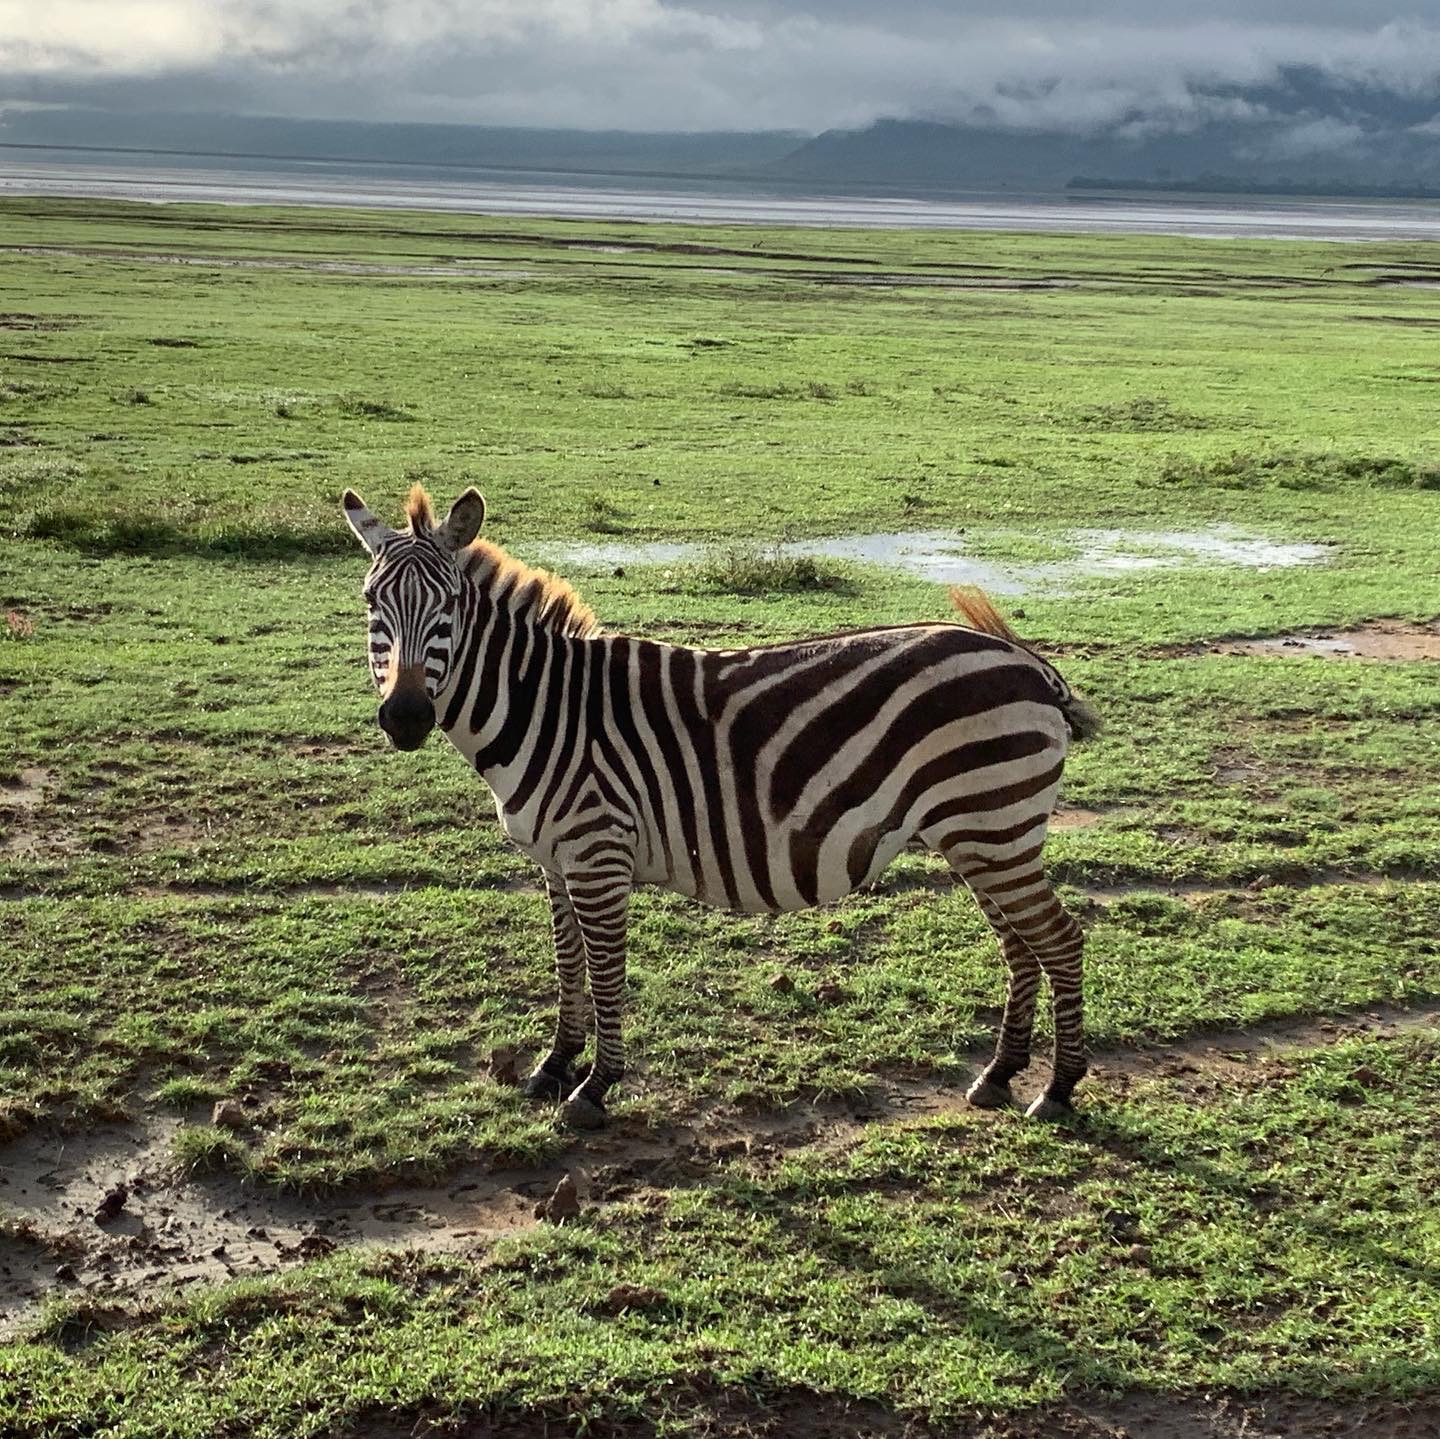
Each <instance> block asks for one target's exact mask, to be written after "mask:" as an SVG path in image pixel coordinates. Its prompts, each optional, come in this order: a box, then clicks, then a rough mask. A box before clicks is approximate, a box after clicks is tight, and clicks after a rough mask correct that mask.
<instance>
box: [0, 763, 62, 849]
mask: <svg viewBox="0 0 1440 1439" xmlns="http://www.w3.org/2000/svg"><path fill="white" fill-rule="evenodd" d="M54 781H55V776H54V775H53V774H52V773H51V772H50V771H49V770H48V769H41V768H40V767H39V766H38V765H29V766H26V767H25V768H24V769H21V770H20V771H19V772H18V773H17V774H15V775H14V777H13V778H11V779H6V780H0V855H6V854H9V855H34V854H39V853H41V852H42V851H44V850H47V849H50V848H54V846H52V845H51V844H50V842H49V839H48V838H47V836H46V835H45V834H43V833H42V831H41V828H40V826H39V825H37V824H36V823H35V822H34V816H35V815H36V813H37V812H38V811H39V810H41V809H42V808H43V807H44V804H45V793H46V791H47V790H48V789H49V788H50V787H51V785H53V784H54ZM60 848H61V849H65V850H66V852H68V848H67V847H65V846H61V847H60Z"/></svg>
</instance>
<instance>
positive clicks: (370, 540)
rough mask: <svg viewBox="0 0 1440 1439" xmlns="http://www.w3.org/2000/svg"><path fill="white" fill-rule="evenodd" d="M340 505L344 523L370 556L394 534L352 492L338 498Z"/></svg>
mask: <svg viewBox="0 0 1440 1439" xmlns="http://www.w3.org/2000/svg"><path fill="white" fill-rule="evenodd" d="M340 503H341V505H342V506H344V509H345V520H346V523H347V524H349V526H350V528H351V529H352V530H354V531H355V538H356V539H357V540H359V541H360V543H361V544H362V545H364V546H365V548H366V549H367V550H369V551H370V553H371V554H372V555H373V554H374V553H375V551H376V550H378V549H379V548H380V546H381V545H383V544H384V543H385V541H386V540H388V539H389V538H390V537H391V535H393V534H394V533H395V531H394V530H392V529H391V528H390V526H389V525H387V524H384V523H382V522H381V521H380V520H377V519H376V518H375V516H374V515H372V514H371V513H370V511H369V510H367V509H366V508H365V501H364V500H362V499H361V498H360V496H359V495H357V494H356V493H355V491H354V490H346V491H345V493H344V494H343V495H342V496H341V497H340Z"/></svg>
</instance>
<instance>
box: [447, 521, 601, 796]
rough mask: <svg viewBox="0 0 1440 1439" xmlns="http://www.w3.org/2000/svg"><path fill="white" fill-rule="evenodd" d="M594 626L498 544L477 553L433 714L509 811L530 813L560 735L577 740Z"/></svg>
mask: <svg viewBox="0 0 1440 1439" xmlns="http://www.w3.org/2000/svg"><path fill="white" fill-rule="evenodd" d="M594 629H595V620H594V616H593V615H592V614H591V613H590V612H589V610H587V609H586V608H585V607H584V606H583V605H582V604H581V603H580V600H579V597H578V596H577V595H576V594H575V593H574V591H573V590H571V589H570V588H569V586H568V585H564V584H563V583H562V582H560V581H556V580H554V579H553V578H552V577H551V576H550V575H548V574H546V573H545V572H544V571H540V570H532V569H530V568H528V567H527V566H524V565H521V564H519V563H518V562H517V561H515V560H513V559H511V558H510V556H508V555H506V554H505V553H504V552H503V551H500V550H498V549H497V548H496V547H494V546H486V547H485V548H483V549H479V548H477V549H476V550H475V551H474V552H472V555H471V559H470V563H469V564H468V565H467V567H466V570H465V573H464V578H463V582H462V588H461V594H460V601H459V608H458V619H457V627H456V634H455V643H454V651H453V655H454V659H453V663H452V664H451V668H450V674H449V677H448V679H447V681H446V685H445V688H444V690H443V691H442V692H441V693H440V694H439V695H438V696H437V697H436V712H437V715H438V718H439V722H440V727H441V728H442V729H443V730H444V732H445V734H446V736H447V737H448V738H449V740H450V742H451V743H452V744H453V745H454V746H455V748H456V749H457V750H459V751H460V753H461V754H463V755H464V756H465V758H466V759H467V760H468V761H469V762H470V763H471V764H472V765H473V766H474V767H475V768H476V769H477V770H478V771H479V772H480V775H481V777H482V778H483V779H484V780H485V781H486V783H487V784H488V785H489V786H490V788H491V789H492V790H493V791H494V792H495V796H496V798H497V799H498V800H499V801H500V803H501V805H502V806H503V807H504V808H506V809H507V810H508V809H511V808H512V807H515V808H520V807H523V805H524V803H525V801H526V798H527V796H528V792H529V791H530V790H531V789H533V788H534V786H535V784H536V782H537V781H536V774H535V771H536V768H537V764H538V763H540V762H543V760H544V758H545V756H546V755H547V753H548V752H550V751H552V750H553V749H554V747H555V743H556V741H557V739H559V738H560V737H561V736H562V735H563V734H564V733H565V732H566V731H569V735H568V736H567V737H569V738H571V739H573V738H574V730H575V728H576V727H577V725H578V724H579V722H580V721H581V719H582V716H581V715H580V714H579V713H578V706H577V704H576V703H575V697H578V695H579V694H581V693H582V692H583V691H584V690H586V689H587V688H588V686H587V685H586V683H585V675H586V674H587V672H588V668H589V659H588V655H589V652H590V650H591V649H592V648H593V647H594V643H595V642H594V640H593V638H592V636H593V632H594Z"/></svg>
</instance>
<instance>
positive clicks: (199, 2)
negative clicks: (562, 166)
mask: <svg viewBox="0 0 1440 1439" xmlns="http://www.w3.org/2000/svg"><path fill="white" fill-rule="evenodd" d="M957 8H958V7H957V6H956V5H954V4H952V3H942V0H895V3H890V4H886V5H883V6H880V5H876V4H874V3H873V0H867V3H863V4H862V3H860V0H824V3H822V0H789V3H783V0H782V3H771V0H766V3H760V0H712V3H708V4H703V3H668V4H667V3H661V0H287V3H279V0H46V3H45V4H43V5H40V4H36V3H34V0H0V103H6V102H9V103H15V102H22V103H31V104H34V103H70V104H79V103H84V104H100V105H107V106H111V107H116V108H127V109H152V110H154V109H193V108H198V107H203V108H206V109H219V108H229V109H234V110H239V111H245V112H250V113H267V114H281V115H291V116H303V117H349V118H369V119H392V120H401V119H409V120H449V121H466V120H470V121H477V122H483V123H490V124H520V125H542V126H550V125H553V126H578V127H581V128H590V129H594V128H631V129H761V128H785V129H802V130H820V129H825V128H828V127H833V126H856V125H863V124H866V123H868V122H869V121H871V120H873V119H875V118H877V117H879V116H921V117H926V118H935V119H954V120H961V121H968V122H972V123H978V124H985V125H998V126H1001V127H1009V128H1015V129H1057V128H1058V129H1066V130H1072V131H1079V132H1094V131H1098V130H1111V129H1116V128H1120V129H1123V130H1125V132H1126V133H1133V134H1136V135H1143V134H1145V133H1147V132H1156V131H1164V130H1185V129H1187V128H1194V127H1197V126H1200V125H1203V124H1206V123H1209V122H1211V121H1215V120H1221V121H1225V122H1238V123H1244V122H1245V121H1246V120H1247V119H1249V118H1254V119H1256V120H1257V121H1258V120H1262V119H1264V118H1266V117H1267V116H1269V115H1270V114H1271V111H1272V104H1278V105H1279V106H1280V109H1281V112H1283V113H1288V110H1287V108H1286V107H1287V106H1289V107H1291V108H1293V109H1294V111H1295V115H1296V124H1297V126H1300V125H1302V124H1305V125H1310V126H1311V127H1312V128H1311V130H1310V131H1309V132H1304V131H1301V130H1298V129H1297V133H1296V137H1295V143H1296V144H1299V145H1302V146H1303V145H1304V144H1306V143H1308V142H1307V141H1306V138H1305V136H1306V133H1308V134H1309V135H1310V137H1311V139H1312V140H1313V141H1314V142H1316V143H1325V136H1326V135H1327V134H1328V135H1329V136H1330V139H1331V140H1334V139H1337V138H1339V137H1340V136H1341V135H1342V134H1343V133H1345V132H1343V131H1341V130H1336V129H1335V128H1334V127H1333V126H1332V128H1331V129H1330V130H1329V131H1328V132H1327V131H1326V130H1325V129H1324V127H1323V126H1321V128H1318V129H1316V128H1314V126H1315V125H1316V124H1318V123H1319V122H1320V121H1322V120H1324V119H1326V118H1327V115H1326V114H1323V113H1322V114H1317V113H1315V111H1314V108H1313V104H1312V105H1311V107H1310V108H1308V109H1307V107H1306V105H1305V104H1301V103H1299V102H1298V101H1297V100H1296V97H1295V95H1294V94H1293V93H1292V94H1291V95H1290V98H1289V99H1287V98H1286V86H1287V84H1289V82H1288V81H1287V80H1286V78H1285V77H1286V76H1287V75H1290V74H1291V73H1293V72H1294V71H1295V68H1296V67H1304V68H1305V69H1306V70H1307V72H1309V71H1313V72H1316V73H1320V74H1322V75H1325V76H1328V77H1330V78H1331V82H1332V83H1331V84H1330V86H1329V90H1328V92H1327V94H1328V98H1326V99H1324V100H1323V103H1322V101H1321V100H1319V99H1317V98H1316V96H1315V95H1312V96H1311V100H1312V101H1313V102H1314V103H1316V104H1322V108H1325V107H1329V108H1334V107H1335V106H1337V105H1339V106H1341V108H1343V104H1344V101H1343V93H1342V92H1344V91H1346V90H1347V89H1352V90H1356V91H1357V92H1360V93H1363V92H1365V91H1367V90H1370V91H1382V92H1386V93H1393V94H1395V95H1397V96H1407V95H1409V96H1416V95H1419V96H1427V95H1429V94H1430V93H1432V92H1433V91H1434V89H1435V86H1436V76H1437V74H1440V3H1426V4H1422V5H1419V6H1412V7H1411V8H1410V9H1409V10H1408V11H1407V12H1405V16H1404V18H1397V17H1396V15H1395V12H1393V11H1385V10H1382V9H1380V8H1378V7H1371V6H1367V5H1363V4H1345V3H1340V0H1256V3H1245V0H1218V3H1211V4H1208V5H1206V6H1205V7H1204V10H1203V12H1201V11H1199V10H1197V8H1196V7H1193V6H1181V5H1176V4H1171V5H1165V4H1162V3H1154V0H1152V3H1142V0H1109V3H1106V4H1102V5H1100V6H1094V7H1090V8H1089V9H1088V10H1087V12H1086V15H1085V18H1084V19H1083V20H1081V19H1077V18H1076V17H1075V12H1074V9H1073V7H1071V6H1070V5H1067V4H1062V3H1059V0H1009V3H1005V4H1003V5H1001V4H999V3H994V0H992V3H989V4H981V5H968V6H966V7H965V9H964V13H963V14H959V13H957ZM1267 87H1268V91H1267ZM1290 88H1291V90H1292V91H1293V86H1291V87H1290ZM1257 90H1258V91H1264V92H1266V93H1268V94H1269V96H1270V98H1269V99H1261V100H1257V99H1256V98H1255V92H1256V91H1257ZM1318 94H1319V92H1317V95H1318ZM1337 97H1338V98H1337ZM1328 118H1331V119H1333V120H1335V122H1336V123H1337V124H1339V125H1342V126H1343V125H1349V126H1352V127H1353V126H1355V125H1357V124H1363V121H1361V120H1357V119H1356V118H1355V117H1354V116H1353V115H1351V116H1346V115H1344V114H1335V115H1331V116H1328ZM1267 143H1270V141H1267Z"/></svg>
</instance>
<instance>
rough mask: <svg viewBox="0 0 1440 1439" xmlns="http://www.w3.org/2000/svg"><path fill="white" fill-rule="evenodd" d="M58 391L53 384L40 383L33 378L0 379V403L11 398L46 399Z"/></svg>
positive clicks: (6, 402) (5, 402)
mask: <svg viewBox="0 0 1440 1439" xmlns="http://www.w3.org/2000/svg"><path fill="white" fill-rule="evenodd" d="M59 393H60V391H59V390H57V389H56V388H55V386H54V385H42V384H38V383H36V382H35V381H34V380H0V405H3V404H8V403H10V402H11V401H12V400H48V399H51V398H53V397H54V396H55V395H58V394H59Z"/></svg>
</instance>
